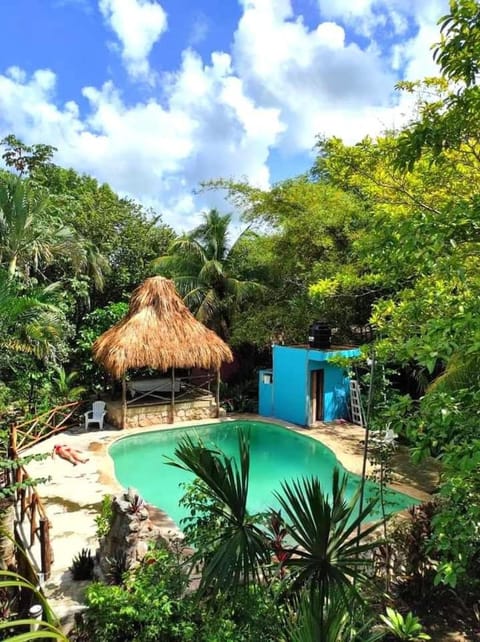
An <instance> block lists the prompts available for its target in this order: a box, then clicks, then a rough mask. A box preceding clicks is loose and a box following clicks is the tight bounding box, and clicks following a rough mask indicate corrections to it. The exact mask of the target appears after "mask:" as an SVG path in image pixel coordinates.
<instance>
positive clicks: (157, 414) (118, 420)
mask: <svg viewBox="0 0 480 642" xmlns="http://www.w3.org/2000/svg"><path fill="white" fill-rule="evenodd" d="M221 410H222V409H221ZM216 416H217V405H216V403H215V399H214V398H213V397H212V398H208V399H195V400H191V401H180V402H177V403H176V404H175V417H174V419H173V421H196V420H200V419H212V418H214V417H216ZM122 417H123V410H122V405H121V404H119V403H107V421H108V423H110V424H112V425H114V426H117V427H119V428H120V427H121V426H122ZM173 421H172V417H171V407H170V405H169V404H159V405H149V406H127V425H126V428H146V427H148V426H155V425H158V424H168V423H173Z"/></svg>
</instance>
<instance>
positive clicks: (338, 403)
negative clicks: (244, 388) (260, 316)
mask: <svg viewBox="0 0 480 642" xmlns="http://www.w3.org/2000/svg"><path fill="white" fill-rule="evenodd" d="M359 354H360V350H359V349H358V348H352V349H348V350H319V349H314V348H306V347H292V346H277V345H276V346H273V368H272V371H269V370H268V371H267V370H262V371H260V380H259V413H260V414H261V415H263V416H264V417H276V418H277V419H283V420H284V421H291V422H292V423H295V424H299V425H300V426H308V425H309V424H310V423H311V419H310V388H311V385H310V381H311V372H312V371H313V370H323V373H324V374H323V377H324V379H323V385H324V396H323V419H324V421H333V420H334V419H339V418H342V417H345V416H346V415H347V414H348V405H347V404H348V383H349V382H348V379H347V378H346V377H345V374H344V369H343V368H340V367H339V366H337V365H334V364H332V363H330V362H329V361H328V360H329V359H331V358H332V357H336V356H342V357H356V356H358V355H359ZM270 372H272V383H271V384H265V383H264V382H263V375H264V374H265V373H270Z"/></svg>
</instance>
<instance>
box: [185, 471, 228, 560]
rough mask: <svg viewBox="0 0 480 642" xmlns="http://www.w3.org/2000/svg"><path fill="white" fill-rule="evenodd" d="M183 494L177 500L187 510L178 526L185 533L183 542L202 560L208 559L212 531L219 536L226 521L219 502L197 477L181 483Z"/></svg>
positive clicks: (212, 542) (213, 547)
mask: <svg viewBox="0 0 480 642" xmlns="http://www.w3.org/2000/svg"><path fill="white" fill-rule="evenodd" d="M183 490H184V494H183V496H182V498H181V499H180V501H179V504H180V506H182V507H183V508H186V509H187V510H188V512H189V514H188V515H187V517H184V518H183V519H182V520H181V522H180V526H181V529H182V532H183V534H184V535H185V542H186V543H187V544H188V545H189V546H192V547H193V548H195V549H196V551H197V555H198V556H201V560H202V562H205V561H208V560H209V559H210V558H211V556H212V554H213V552H214V550H215V541H214V540H212V533H215V535H216V536H221V534H222V533H223V532H225V530H226V526H227V522H226V520H225V518H224V517H223V516H222V515H221V508H222V504H221V502H220V501H219V500H218V499H216V498H213V497H212V496H211V494H210V493H209V490H208V486H206V484H205V482H204V481H202V480H201V479H199V478H196V479H194V480H193V481H192V482H191V483H185V484H183Z"/></svg>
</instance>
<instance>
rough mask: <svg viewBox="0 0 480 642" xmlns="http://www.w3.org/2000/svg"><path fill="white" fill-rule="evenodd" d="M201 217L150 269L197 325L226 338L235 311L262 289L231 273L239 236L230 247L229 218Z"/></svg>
mask: <svg viewBox="0 0 480 642" xmlns="http://www.w3.org/2000/svg"><path fill="white" fill-rule="evenodd" d="M203 217H204V222H203V223H202V224H201V225H199V226H198V227H197V228H195V229H194V230H192V231H191V232H190V233H188V234H185V235H183V236H182V237H179V238H177V239H175V240H174V241H173V243H172V244H171V246H170V248H169V252H168V254H167V255H165V256H162V257H160V258H158V259H157V260H156V261H154V266H155V268H156V269H157V270H158V271H159V273H161V274H164V275H165V276H169V277H172V278H173V279H174V281H175V285H176V287H177V289H178V291H179V292H180V294H182V296H183V298H184V301H185V303H186V304H187V305H188V306H189V308H190V309H191V310H192V312H193V313H194V314H195V316H196V318H197V319H198V320H199V321H202V323H205V324H206V325H208V326H210V327H212V328H214V329H215V330H216V331H217V333H218V334H220V335H221V336H223V337H228V335H229V331H230V325H231V323H232V315H233V313H234V312H235V310H236V309H237V308H238V306H239V305H240V304H241V303H242V302H243V301H244V300H245V299H248V297H250V296H251V295H252V294H255V293H257V292H259V291H261V289H262V287H261V286H260V285H259V284H258V283H257V282H256V281H253V280H248V281H247V280H241V279H239V278H237V275H236V274H235V273H234V271H233V270H232V268H233V267H234V255H235V252H236V247H237V244H239V242H240V240H241V238H242V235H241V236H240V237H239V239H237V241H236V242H235V243H234V244H233V245H231V246H230V244H229V239H228V227H229V225H230V223H231V216H230V215H229V214H226V215H221V214H219V212H217V210H210V212H208V213H207V214H204V215H203Z"/></svg>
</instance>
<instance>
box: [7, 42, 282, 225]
mask: <svg viewBox="0 0 480 642" xmlns="http://www.w3.org/2000/svg"><path fill="white" fill-rule="evenodd" d="M55 81H56V77H55V74H53V72H52V71H49V70H39V71H37V72H35V74H33V75H32V76H30V77H28V76H27V75H26V74H24V73H23V72H21V71H20V70H18V69H14V70H12V71H10V72H9V73H7V74H5V75H0V114H1V116H0V136H3V135H5V134H6V133H10V132H12V131H14V132H15V133H16V134H17V135H18V136H19V137H20V138H23V139H25V140H26V141H28V142H30V141H32V142H48V143H49V144H53V145H55V146H56V147H58V148H59V152H58V156H57V159H56V160H57V162H59V163H61V164H65V165H70V166H73V167H75V168H76V169H77V170H79V171H85V172H88V173H91V174H93V175H94V176H96V177H97V178H98V179H99V180H100V181H108V182H109V183H110V184H111V185H112V187H113V188H114V189H116V190H117V191H119V192H120V193H122V194H126V195H131V196H134V197H136V198H139V199H141V200H142V201H145V202H147V203H150V204H154V205H155V206H156V208H157V209H158V210H159V211H161V212H163V213H164V214H165V218H166V219H167V220H168V221H169V222H170V223H171V224H174V225H175V226H177V227H178V226H180V227H188V225H186V222H188V221H189V220H190V218H189V217H191V216H194V215H195V214H196V212H198V211H199V209H200V208H201V207H203V206H207V205H208V203H209V202H210V201H211V198H210V196H208V197H207V196H205V195H200V196H194V195H193V194H192V190H193V189H195V188H197V187H198V184H199V182H200V181H203V180H208V179H213V178H218V177H220V176H231V177H236V178H241V177H242V176H246V177H248V179H249V180H251V181H252V182H253V183H254V184H257V185H260V186H262V187H268V184H269V179H270V176H269V170H268V167H267V160H268V154H269V150H270V147H271V146H273V145H274V144H275V141H276V138H277V136H278V134H279V133H280V132H281V130H282V124H281V122H280V119H279V113H278V110H275V109H274V108H266V107H259V106H257V105H255V104H254V102H253V101H252V100H251V99H250V98H248V97H247V96H246V94H245V92H244V87H243V83H242V81H241V80H240V79H239V78H237V77H235V76H234V75H233V74H232V70H231V66H230V56H229V55H228V54H220V53H218V54H213V55H212V59H211V63H210V64H209V65H204V64H203V62H202V61H201V59H200V58H199V56H198V55H196V54H195V53H194V52H193V51H186V52H185V53H184V56H183V62H182V66H181V68H180V69H179V71H178V72H177V73H176V74H175V75H174V76H172V78H171V79H170V84H169V88H168V96H167V103H166V104H165V105H162V104H160V103H159V102H158V101H156V100H154V99H152V100H149V101H147V102H145V103H138V104H137V105H134V106H130V107H128V106H126V105H125V104H124V102H123V101H122V98H121V95H120V93H119V92H118V90H117V89H116V88H115V87H114V86H113V84H112V83H105V85H104V86H103V87H101V88H100V89H97V88H94V87H87V88H85V89H84V90H83V94H84V96H85V98H86V99H87V100H88V103H89V105H90V111H89V114H88V116H87V117H86V118H83V119H82V118H80V115H79V109H78V106H77V105H76V104H75V103H74V102H72V101H69V102H68V103H66V104H65V105H63V106H56V105H55V102H54V97H55ZM186 217H187V218H186Z"/></svg>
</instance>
